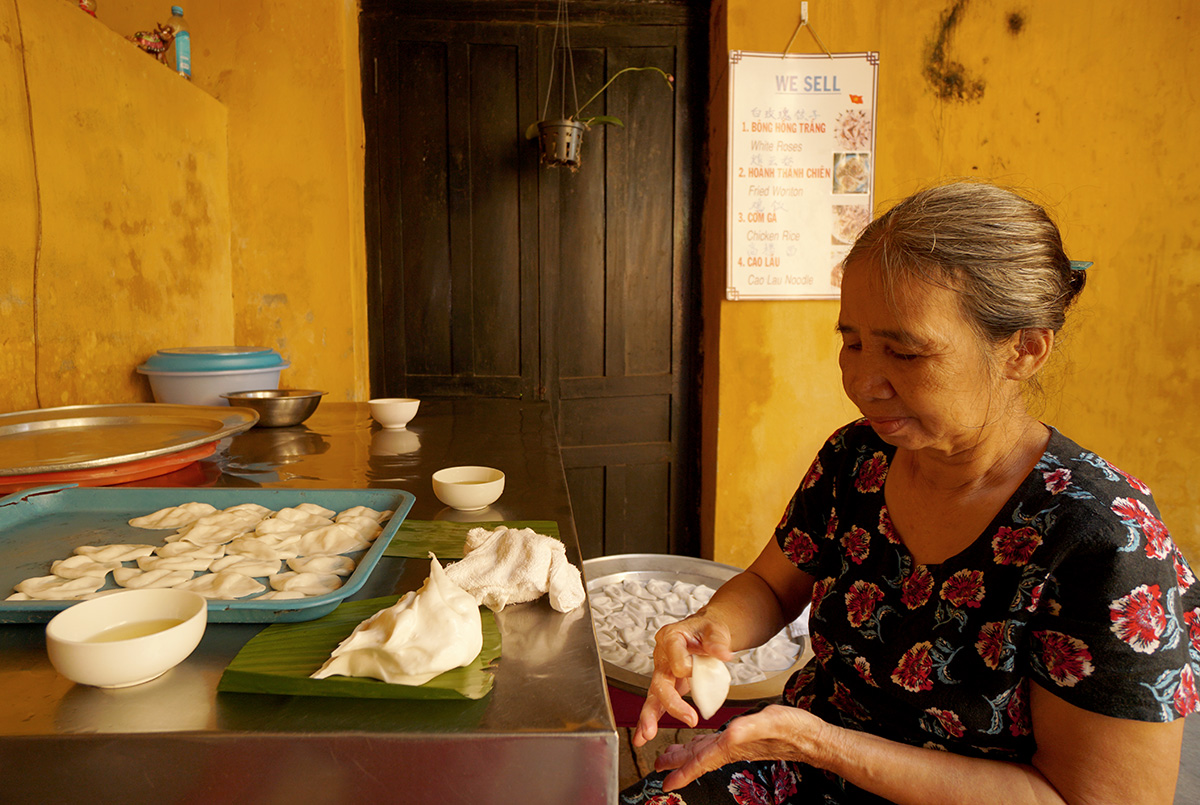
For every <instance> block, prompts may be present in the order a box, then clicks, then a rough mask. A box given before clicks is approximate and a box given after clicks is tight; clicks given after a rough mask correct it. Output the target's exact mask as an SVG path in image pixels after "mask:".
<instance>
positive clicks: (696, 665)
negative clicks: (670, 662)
mask: <svg viewBox="0 0 1200 805" xmlns="http://www.w3.org/2000/svg"><path fill="white" fill-rule="evenodd" d="M730 678H731V677H730V674H729V668H728V667H726V665H725V663H723V662H721V661H720V660H718V659H717V658H716V657H710V656H708V655H706V654H693V655H692V701H693V702H695V704H696V709H697V710H698V711H699V712H700V717H701V718H705V719H708V718H712V716H713V714H714V713H716V712H717V711H718V710H720V709H721V705H723V704H724V703H725V697H726V696H728V695H729V681H730Z"/></svg>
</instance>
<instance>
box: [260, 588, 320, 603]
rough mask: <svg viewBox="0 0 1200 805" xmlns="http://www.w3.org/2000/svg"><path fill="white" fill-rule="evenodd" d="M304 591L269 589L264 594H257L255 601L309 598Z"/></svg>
mask: <svg viewBox="0 0 1200 805" xmlns="http://www.w3.org/2000/svg"><path fill="white" fill-rule="evenodd" d="M307 597H308V596H306V595H305V594H304V593H301V592H297V591H296V590H268V591H267V592H265V593H263V594H262V595H258V596H255V597H254V599H253V600H255V601H294V600H296V599H298V598H307Z"/></svg>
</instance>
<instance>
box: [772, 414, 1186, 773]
mask: <svg viewBox="0 0 1200 805" xmlns="http://www.w3.org/2000/svg"><path fill="white" fill-rule="evenodd" d="M894 454H895V448H894V447H892V446H890V445H888V444H886V443H885V442H883V441H882V440H881V439H879V438H878V437H877V436H876V435H875V433H874V431H872V430H871V428H870V426H869V425H868V424H867V423H866V422H865V421H861V420H860V421H858V422H855V423H852V424H850V425H847V426H846V427H844V428H842V429H841V430H839V431H838V432H837V433H835V434H834V435H833V436H832V437H831V438H830V439H829V441H828V442H826V444H825V446H824V448H823V449H822V450H821V452H820V453H819V455H818V456H817V459H816V461H815V462H813V465H812V467H811V468H810V469H809V471H808V474H807V475H806V476H805V478H804V481H803V482H802V483H801V485H800V488H799V490H797V492H796V494H795V496H794V497H793V499H792V501H791V503H790V504H789V506H788V509H787V511H786V513H785V514H784V517H783V520H782V521H781V522H780V524H779V526H778V528H777V529H776V539H777V540H778V541H779V544H780V546H781V547H782V548H783V550H784V552H785V553H786V554H787V556H788V557H789V558H790V559H791V560H792V562H793V563H794V564H796V566H797V567H800V568H801V569H803V570H805V571H806V572H808V573H810V574H812V575H814V576H815V577H816V578H817V584H816V588H815V590H814V592H813V604H812V614H811V620H810V630H811V632H812V647H813V651H814V653H815V654H816V657H815V660H814V662H812V663H810V664H809V665H808V666H807V667H806V668H805V669H803V670H802V671H800V672H799V673H797V674H796V676H795V677H794V678H793V679H792V680H791V682H790V683H789V685H788V687H787V690H786V692H785V694H784V695H785V698H786V699H787V700H788V701H789V702H790V703H791V704H793V705H795V706H797V707H804V708H806V709H809V710H811V711H813V712H814V713H816V714H818V715H820V716H821V717H823V718H824V719H826V720H827V721H831V722H832V723H837V724H841V725H843V726H847V727H853V728H855V729H861V730H866V731H868V732H872V733H874V734H877V735H881V736H883V737H886V738H890V739H893V740H897V741H902V742H904V743H908V744H913V745H917V746H930V747H938V748H944V749H948V750H950V751H953V752H957V753H960V754H964V755H972V756H988V757H996V758H1003V759H1008V760H1014V761H1022V762H1028V760H1029V759H1030V757H1031V756H1032V755H1033V751H1034V748H1035V747H1034V740H1033V736H1032V734H1031V732H1030V723H1029V682H1030V680H1033V681H1036V682H1037V683H1038V684H1039V685H1042V686H1043V687H1045V688H1046V689H1048V690H1051V691H1053V692H1054V693H1055V694H1056V695H1058V696H1060V697H1061V698H1063V699H1064V700H1066V701H1068V702H1070V703H1071V704H1074V705H1076V706H1077V707H1082V708H1084V709H1086V710H1090V711H1093V712H1097V713H1102V714H1104V715H1109V716H1115V717H1118V718H1128V719H1136V720H1140V721H1170V720H1173V719H1175V718H1178V717H1180V716H1186V715H1188V714H1189V713H1192V712H1193V711H1195V710H1196V709H1197V707H1198V706H1200V696H1198V693H1197V687H1196V676H1195V674H1196V664H1197V663H1198V662H1200V623H1198V621H1200V588H1196V587H1195V586H1194V585H1195V581H1196V578H1195V576H1194V575H1193V573H1192V570H1191V568H1189V567H1188V564H1187V562H1186V561H1185V560H1184V558H1183V556H1182V555H1181V554H1180V552H1179V550H1178V549H1177V548H1176V547H1175V544H1174V542H1172V540H1171V537H1170V534H1169V533H1168V532H1167V528H1166V526H1164V525H1163V523H1162V521H1161V519H1159V514H1158V510H1157V508H1156V507H1155V505H1154V500H1153V498H1152V497H1151V496H1150V490H1149V488H1147V487H1146V485H1145V484H1143V483H1142V482H1141V481H1139V480H1137V479H1136V478H1133V477H1131V476H1129V475H1127V474H1125V473H1124V472H1122V471H1120V470H1119V469H1117V468H1116V467H1114V466H1112V465H1111V464H1109V463H1108V462H1107V461H1105V460H1104V459H1102V458H1100V457H1099V456H1097V455H1096V454H1094V453H1091V452H1088V451H1087V450H1084V449H1083V448H1081V447H1079V445H1077V444H1075V443H1074V442H1072V441H1071V440H1070V439H1067V438H1066V437H1065V436H1063V435H1062V434H1060V433H1059V432H1058V431H1056V430H1053V429H1052V430H1051V436H1050V441H1049V444H1048V445H1047V447H1046V451H1045V453H1044V454H1043V455H1042V458H1041V461H1040V462H1038V464H1037V466H1036V467H1035V468H1034V470H1033V472H1032V473H1030V475H1029V476H1028V477H1027V478H1026V479H1025V481H1024V482H1023V483H1022V484H1021V486H1020V488H1019V489H1018V490H1017V492H1016V493H1015V494H1014V495H1013V497H1012V498H1011V499H1010V500H1009V501H1008V503H1007V504H1006V505H1005V506H1004V508H1003V509H1002V510H1001V511H1000V513H999V514H998V515H997V516H996V518H995V519H994V520H993V521H992V522H991V524H990V525H989V526H988V528H987V530H986V531H985V532H984V533H983V534H982V535H981V536H980V537H979V539H977V540H976V541H975V542H974V543H972V544H971V545H970V546H968V547H967V548H966V549H965V550H963V551H962V552H961V553H959V554H958V555H956V556H954V557H952V558H951V559H949V560H947V561H945V562H942V563H941V564H937V565H919V564H914V562H913V560H912V558H911V556H910V555H909V553H908V551H907V550H906V549H905V547H904V546H903V544H901V543H900V541H899V540H898V539H897V537H896V535H895V533H894V530H893V528H892V524H891V520H890V518H889V517H888V511H887V505H886V504H885V503H884V498H883V486H884V480H885V479H886V478H887V473H888V468H889V466H890V464H891V460H892V457H893V455H894Z"/></svg>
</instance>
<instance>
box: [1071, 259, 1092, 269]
mask: <svg viewBox="0 0 1200 805" xmlns="http://www.w3.org/2000/svg"><path fill="white" fill-rule="evenodd" d="M1091 267H1092V263H1091V261H1089V260H1072V261H1071V270H1072V271H1087V270H1088V269H1089V268H1091Z"/></svg>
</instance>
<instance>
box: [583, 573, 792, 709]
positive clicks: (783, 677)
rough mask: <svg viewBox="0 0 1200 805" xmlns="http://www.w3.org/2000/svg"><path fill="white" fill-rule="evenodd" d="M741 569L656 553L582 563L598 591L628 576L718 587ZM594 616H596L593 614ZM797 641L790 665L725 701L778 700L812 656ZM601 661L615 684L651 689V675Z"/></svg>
mask: <svg viewBox="0 0 1200 805" xmlns="http://www.w3.org/2000/svg"><path fill="white" fill-rule="evenodd" d="M740 572H741V569H740V568H737V567H734V566H733V565H726V564H721V563H720V562H713V561H710V560H708V559H699V558H696V557H692V556H670V555H667V554H653V553H626V554H617V555H614V556H597V557H595V558H592V559H587V560H584V563H583V575H584V578H585V579H587V589H588V592H598V591H599V590H601V589H603V588H604V586H605V585H606V584H613V583H619V582H622V581H625V580H626V579H631V580H633V581H641V582H645V581H649V580H651V579H663V580H665V581H682V582H687V583H689V584H704V585H707V586H709V587H712V588H713V589H716V588H717V587H720V586H721V585H722V584H724V583H725V582H726V581H728V580H729V579H731V578H733V577H734V576H736V575H737V574H738V573H740ZM593 617H595V616H594V615H593ZM597 628H598V627H597ZM796 642H797V643H798V644H799V645H800V647H801V651H800V656H799V657H797V658H796V662H795V663H793V664H792V667H791V668H788V669H787V670H785V671H780V672H779V673H776V674H775V675H773V676H770V677H767V678H766V679H764V680H761V681H759V682H751V683H749V684H745V685H731V686H730V688H729V696H728V697H726V699H725V701H726V702H730V703H747V702H760V701H765V700H771V699H777V698H779V697H780V696H781V695H783V689H784V687H785V685H786V684H787V681H788V679H789V678H790V677H791V675H792V674H793V673H794V672H796V671H798V670H800V669H801V668H803V667H804V664H805V663H806V662H808V660H809V658H810V657H812V650H811V649H810V648H809V647H808V640H807V638H797V639H796ZM601 662H602V663H603V665H604V675H605V676H606V677H608V681H609V682H611V683H612V684H613V685H614V686H615V687H617V688H619V689H621V690H624V691H628V692H629V693H636V694H638V695H640V696H645V695H646V692H647V691H648V690H649V688H650V677H648V676H646V675H644V674H638V673H634V672H633V671H630V670H629V669H628V668H622V667H621V666H619V665H614V664H613V663H610V662H609V661H608V660H603V659H602V660H601Z"/></svg>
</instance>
